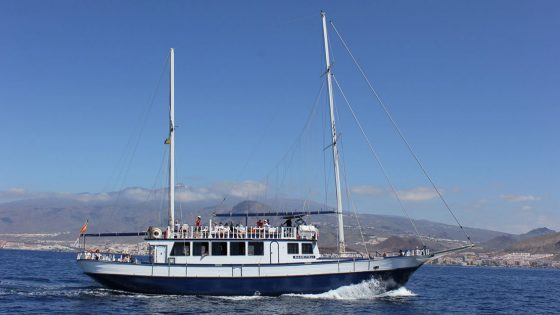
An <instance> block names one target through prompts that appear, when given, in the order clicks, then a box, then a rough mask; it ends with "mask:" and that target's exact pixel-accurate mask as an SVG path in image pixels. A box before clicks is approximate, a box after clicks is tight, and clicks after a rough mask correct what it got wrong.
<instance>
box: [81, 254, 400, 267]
mask: <svg viewBox="0 0 560 315" xmlns="http://www.w3.org/2000/svg"><path fill="white" fill-rule="evenodd" d="M171 257H181V256H171ZM183 257H184V256H183ZM188 257H201V256H188ZM405 258H409V257H408V256H393V257H386V258H383V259H405ZM327 259H330V260H327ZM78 261H86V262H96V263H107V264H115V263H118V264H126V265H130V264H131V263H129V262H119V261H104V260H91V259H78ZM363 261H368V259H367V258H356V259H355V260H354V259H352V258H342V259H340V260H336V259H332V258H318V259H317V260H314V261H306V262H290V263H277V264H270V263H262V264H199V263H196V264H166V263H149V262H142V263H140V264H139V265H148V266H172V267H173V266H183V267H184V266H185V265H188V266H196V267H214V266H224V267H239V266H243V267H270V266H275V267H276V266H300V265H310V264H312V265H320V264H332V263H348V262H363ZM370 261H371V264H372V265H375V262H378V261H380V260H373V259H371V260H370Z"/></svg>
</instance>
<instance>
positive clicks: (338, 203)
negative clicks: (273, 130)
mask: <svg viewBox="0 0 560 315" xmlns="http://www.w3.org/2000/svg"><path fill="white" fill-rule="evenodd" d="M321 18H322V19H323V40H324V46H325V60H326V64H327V70H326V77H327V90H328V91H329V109H330V116H331V135H332V144H331V146H332V154H333V163H334V183H335V186H336V215H337V218H338V253H339V254H343V253H345V252H346V244H345V242H344V220H343V217H342V196H341V193H340V171H339V167H338V147H337V143H336V124H335V118H334V97H333V91H332V75H333V74H332V69H331V58H330V52H329V37H328V34H327V16H326V14H325V12H323V11H321Z"/></svg>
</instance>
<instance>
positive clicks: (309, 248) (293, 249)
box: [288, 243, 313, 255]
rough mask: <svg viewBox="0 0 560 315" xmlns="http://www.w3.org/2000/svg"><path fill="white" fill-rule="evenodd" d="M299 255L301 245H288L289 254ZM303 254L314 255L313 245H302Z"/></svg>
mask: <svg viewBox="0 0 560 315" xmlns="http://www.w3.org/2000/svg"><path fill="white" fill-rule="evenodd" d="M299 253H300V252H299V243H288V254H296V255H298V254H299ZM301 254H302V255H303V254H313V244H310V243H302V244H301Z"/></svg>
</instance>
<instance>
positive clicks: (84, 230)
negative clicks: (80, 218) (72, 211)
mask: <svg viewBox="0 0 560 315" xmlns="http://www.w3.org/2000/svg"><path fill="white" fill-rule="evenodd" d="M88 221H89V220H86V223H84V225H83V226H82V229H81V230H80V235H82V234H84V233H85V232H86V231H87V227H88Z"/></svg>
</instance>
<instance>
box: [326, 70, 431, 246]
mask: <svg viewBox="0 0 560 315" xmlns="http://www.w3.org/2000/svg"><path fill="white" fill-rule="evenodd" d="M333 79H334V82H335V84H336V86H337V87H338V89H339V91H340V94H341V95H342V98H344V101H345V102H346V105H348V108H349V109H350V112H351V113H352V116H353V117H354V121H356V124H357V125H358V127H359V128H360V131H361V132H362V135H363V136H364V138H365V139H366V142H367V144H368V146H369V149H370V151H371V153H372V154H373V157H374V158H375V160H376V161H377V164H378V165H379V167H380V168H381V172H382V173H383V176H384V177H385V179H386V180H387V183H389V186H390V187H391V190H392V191H393V194H394V195H395V197H396V198H397V200H398V202H399V206H400V207H401V210H402V211H403V213H404V214H405V215H406V217H407V218H408V220H409V221H410V224H412V227H413V228H414V231H415V232H416V235H418V238H420V241H421V242H422V245H426V244H424V241H423V240H422V236H420V233H419V232H418V229H417V228H416V224H414V221H413V220H412V218H411V217H410V215H409V214H408V211H407V210H406V208H405V207H404V204H403V202H402V200H401V198H400V197H399V193H398V191H397V189H396V188H395V186H394V185H393V183H392V182H391V180H390V179H389V175H388V174H387V170H386V169H385V167H384V166H383V163H382V162H381V159H380V158H379V155H378V154H377V152H376V151H375V149H374V148H373V145H372V144H371V141H370V140H369V137H368V136H367V134H366V132H365V131H364V128H363V127H362V124H361V123H360V120H359V119H358V117H357V116H356V113H355V112H354V109H353V108H352V106H351V105H350V102H349V101H348V99H347V98H346V94H344V91H343V90H342V88H341V87H340V84H339V83H338V80H337V79H336V77H335V76H334V75H333Z"/></svg>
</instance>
